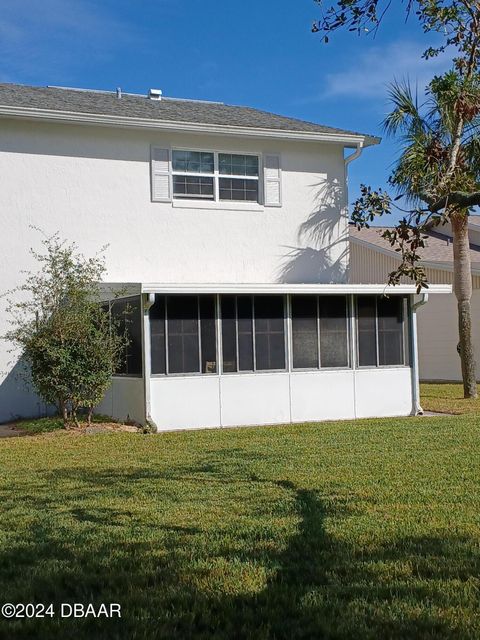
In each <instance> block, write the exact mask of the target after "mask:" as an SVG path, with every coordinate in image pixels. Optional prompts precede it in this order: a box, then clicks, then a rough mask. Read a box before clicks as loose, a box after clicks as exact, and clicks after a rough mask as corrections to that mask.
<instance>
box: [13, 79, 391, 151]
mask: <svg viewBox="0 0 480 640" xmlns="http://www.w3.org/2000/svg"><path fill="white" fill-rule="evenodd" d="M0 106H14V107H30V108H36V109H47V110H54V111H62V112H73V113H86V114H95V115H107V116H123V117H127V118H128V117H130V118H145V119H151V120H153V121H154V120H159V121H167V122H169V121H172V122H186V123H187V122H188V123H200V124H211V125H220V126H222V125H227V126H237V127H246V128H261V129H277V130H285V131H299V132H312V133H325V134H340V135H341V134H343V135H364V134H358V133H356V132H353V131H347V130H344V129H336V128H334V127H327V126H323V125H320V124H315V123H313V122H307V121H304V120H297V119H296V118H288V117H285V116H280V115H276V114H274V113H268V112H266V111H260V110H259V109H253V108H251V107H238V106H232V105H226V104H222V103H216V102H201V101H195V100H179V99H173V98H164V99H162V100H151V99H149V98H148V97H146V96H137V95H132V94H125V93H124V94H123V95H122V98H120V99H119V98H117V96H116V92H107V91H105V92H103V91H102V92H100V91H84V90H81V91H79V90H76V89H62V88H56V87H30V86H26V85H19V84H0ZM367 138H369V142H370V144H375V143H376V142H379V139H378V138H375V137H373V136H367Z"/></svg>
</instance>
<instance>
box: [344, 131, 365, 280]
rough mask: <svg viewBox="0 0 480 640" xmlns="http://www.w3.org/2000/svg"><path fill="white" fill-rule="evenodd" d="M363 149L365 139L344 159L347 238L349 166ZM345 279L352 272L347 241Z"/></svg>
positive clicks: (348, 277) (349, 276)
mask: <svg viewBox="0 0 480 640" xmlns="http://www.w3.org/2000/svg"><path fill="white" fill-rule="evenodd" d="M362 151H363V140H362V141H361V142H358V143H357V148H356V149H355V151H354V152H353V153H351V154H350V155H349V156H347V157H346V158H345V159H344V178H345V216H346V218H347V224H346V229H345V232H346V234H347V239H348V234H349V231H348V221H349V220H348V219H349V215H348V167H349V165H350V163H351V162H353V161H354V160H356V159H357V158H359V157H360V156H361V155H362ZM345 276H346V278H345V281H346V282H350V281H351V273H350V242H349V241H347V265H346V273H345Z"/></svg>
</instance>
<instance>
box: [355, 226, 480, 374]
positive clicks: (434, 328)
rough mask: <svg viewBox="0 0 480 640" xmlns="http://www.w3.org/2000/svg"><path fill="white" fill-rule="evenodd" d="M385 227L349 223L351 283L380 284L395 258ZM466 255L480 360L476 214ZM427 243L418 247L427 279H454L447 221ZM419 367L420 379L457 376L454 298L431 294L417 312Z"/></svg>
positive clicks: (479, 241)
mask: <svg viewBox="0 0 480 640" xmlns="http://www.w3.org/2000/svg"><path fill="white" fill-rule="evenodd" d="M384 228H385V227H380V228H379V227H370V229H361V230H358V229H356V228H355V227H354V226H353V225H350V278H349V280H350V282H352V283H353V282H356V283H359V282H363V283H369V282H379V281H380V280H382V279H383V281H384V282H386V281H387V279H388V274H389V273H390V272H391V271H394V270H395V269H396V267H397V266H398V264H399V263H400V260H399V258H398V253H396V252H395V251H394V250H393V249H392V247H391V246H390V243H389V242H388V241H387V240H385V239H383V238H382V237H381V235H380V232H381V231H382V230H383V229H384ZM468 228H469V236H470V256H471V261H472V284H473V296H472V316H473V340H474V346H475V354H476V359H477V362H480V360H479V358H480V326H479V325H480V216H476V215H472V216H470V220H469V225H468ZM427 235H428V238H427V241H426V247H425V248H424V249H422V250H419V254H420V255H421V258H422V262H421V264H422V265H423V266H424V267H425V272H426V274H427V279H428V282H429V283H432V284H439V283H447V284H452V283H453V242H452V229H451V225H449V224H447V225H443V226H441V227H438V228H436V229H435V230H432V231H430V232H429V233H428V234H427ZM418 342H419V353H418V357H419V371H420V379H421V380H452V381H458V380H461V379H462V374H461V366H460V357H459V355H458V352H457V344H458V313H457V299H456V298H455V295H454V294H453V293H451V294H450V295H448V296H431V297H430V300H429V302H428V304H427V305H425V306H423V307H422V308H421V309H419V311H418Z"/></svg>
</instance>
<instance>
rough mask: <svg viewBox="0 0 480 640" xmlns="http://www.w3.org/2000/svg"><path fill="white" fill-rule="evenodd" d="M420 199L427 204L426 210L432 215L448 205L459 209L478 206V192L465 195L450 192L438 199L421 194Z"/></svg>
mask: <svg viewBox="0 0 480 640" xmlns="http://www.w3.org/2000/svg"><path fill="white" fill-rule="evenodd" d="M420 198H421V199H422V200H423V201H424V202H426V203H427V205H428V208H429V210H430V211H431V212H432V213H438V212H439V211H440V210H441V209H445V207H446V206H448V205H456V206H457V207H460V208H461V209H469V208H470V207H475V206H480V191H474V192H473V193H467V192H466V191H452V192H451V193H449V194H447V195H445V196H442V197H441V198H438V199H434V198H432V197H431V196H428V195H427V194H421V195H420Z"/></svg>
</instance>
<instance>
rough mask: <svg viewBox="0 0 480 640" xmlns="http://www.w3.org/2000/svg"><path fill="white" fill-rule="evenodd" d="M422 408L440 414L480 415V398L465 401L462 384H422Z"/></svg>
mask: <svg viewBox="0 0 480 640" xmlns="http://www.w3.org/2000/svg"><path fill="white" fill-rule="evenodd" d="M420 393H421V396H422V408H423V409H425V411H438V412H439V413H456V414H465V413H478V414H480V397H479V398H475V399H471V398H469V399H467V400H466V399H465V398H464V397H463V386H462V385H461V384H449V383H445V384H443V383H422V384H421V385H420Z"/></svg>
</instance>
